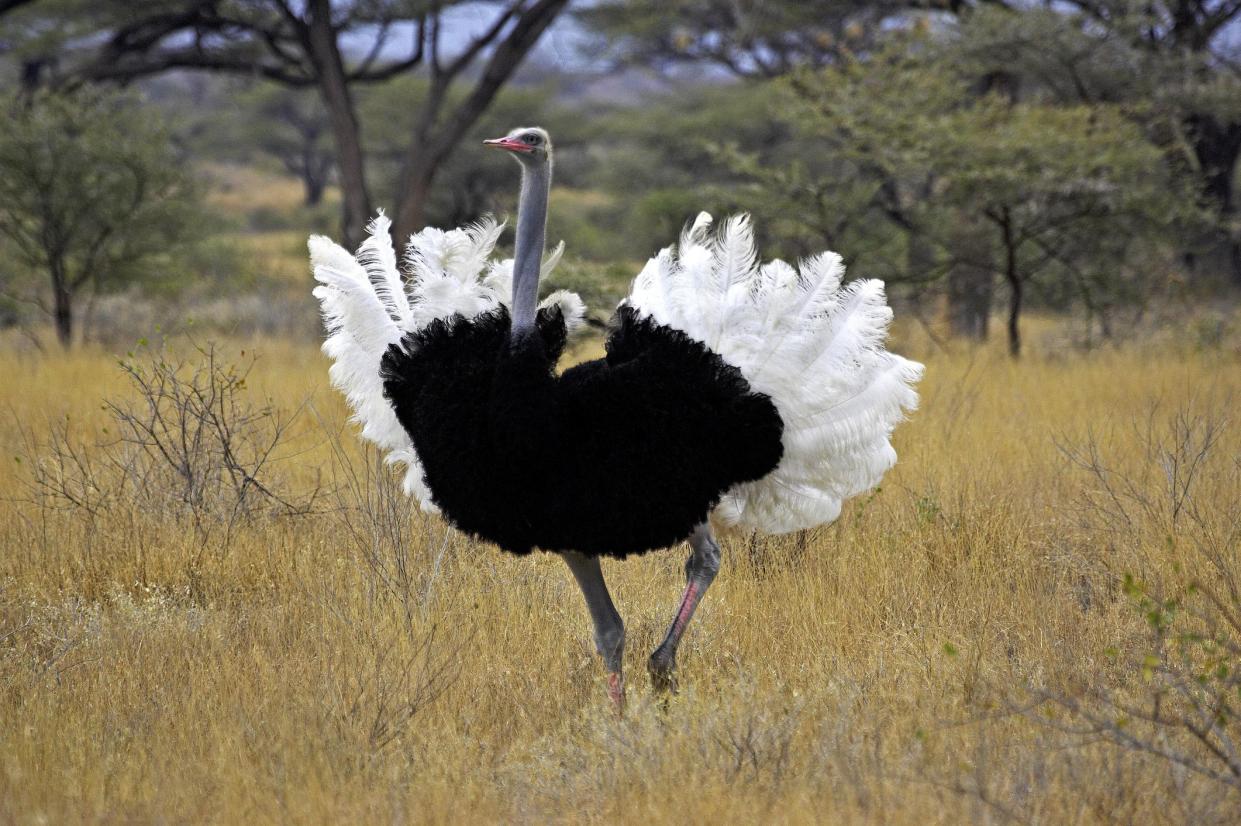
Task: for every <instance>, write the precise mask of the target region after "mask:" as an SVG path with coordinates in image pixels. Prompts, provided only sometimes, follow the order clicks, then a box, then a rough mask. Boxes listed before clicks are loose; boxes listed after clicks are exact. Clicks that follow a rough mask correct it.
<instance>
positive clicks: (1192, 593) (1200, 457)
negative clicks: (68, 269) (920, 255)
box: [0, 324, 1241, 824]
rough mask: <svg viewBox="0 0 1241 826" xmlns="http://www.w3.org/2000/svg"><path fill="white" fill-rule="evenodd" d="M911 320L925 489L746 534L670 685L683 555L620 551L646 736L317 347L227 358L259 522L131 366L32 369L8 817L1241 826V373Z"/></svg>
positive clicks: (608, 569)
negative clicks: (408, 469) (157, 425)
mask: <svg viewBox="0 0 1241 826" xmlns="http://www.w3.org/2000/svg"><path fill="white" fill-rule="evenodd" d="M1043 326H1044V327H1047V329H1048V330H1050V329H1051V327H1050V324H1044V325H1043ZM916 332H917V331H915V330H913V329H905V328H902V329H901V330H898V336H897V337H898V349H900V347H901V346H903V347H904V349H905V350H906V351H908V352H911V353H912V354H914V355H918V356H921V357H923V358H925V360H926V361H927V365H928V369H927V377H926V379H925V381H924V383H923V385H922V387H921V390H922V395H923V401H922V406H921V409H920V410H919V411H918V412H917V413H916V415H914V416H913V418H912V420H911V421H909V422H908V423H906V424H904V425H903V426H901V427H900V428H899V430H898V432H897V434H896V446H897V449H898V451H899V453H900V456H901V461H900V463H899V465H898V466H897V467H896V468H895V470H894V471H893V472H892V473H891V474H889V476H888V477H887V478H886V480H885V481H884V484H883V487H882V489H881V490H879V491H877V492H875V493H874V494H873V495H870V496H866V497H862V498H860V499H858V500H855V501H853V502H852V503H850V504H849V505H848V506H847V507H846V509H845V512H844V514H843V515H842V517H841V518H840V520H839V521H838V522H837V523H835V524H834V525H832V526H830V527H826V528H821V529H818V530H815V531H811V532H809V533H806V534H803V535H794V536H789V537H781V538H773V539H758V540H755V539H753V538H751V537H748V536H726V537H725V538H724V539H723V542H722V544H723V547H724V553H725V560H724V567H723V570H722V573H721V576H720V577H719V578H718V579H717V580H716V585H715V586H714V588H713V589H712V591H711V593H710V594H709V596H708V597H707V599H706V601H705V602H704V604H703V607H702V609H701V611H700V614H699V616H698V618H697V619H696V621H695V623H694V625H693V626H692V628H691V630H690V633H689V635H688V637H687V640H686V644H685V646H684V647H683V649H682V654H681V670H680V672H679V673H680V691H679V693H677V694H676V695H675V696H672V697H670V698H662V697H659V696H655V695H653V694H652V693H651V691H650V690H649V688H648V685H647V680H646V675H645V673H644V661H645V657H646V656H647V654H648V653H649V652H650V650H651V649H652V647H653V646H654V644H655V643H656V642H657V639H658V637H659V636H660V634H661V632H662V631H663V628H664V626H665V623H666V622H667V620H668V619H669V617H670V614H671V611H672V609H673V607H674V603H675V600H676V598H677V596H678V594H679V589H680V580H681V576H682V575H681V565H682V563H683V556H684V549H675V550H672V551H669V552H665V553H658V554H651V555H648V556H647V557H645V558H642V559H639V560H632V561H630V562H627V563H624V564H617V563H613V564H605V573H606V575H607V576H608V578H609V582H610V583H611V585H612V589H613V593H614V595H615V597H616V599H617V602H618V605H619V607H620V608H621V611H622V613H623V615H624V617H625V619H626V622H627V627H628V639H629V648H628V653H627V659H626V663H627V668H628V671H629V695H628V696H629V703H628V708H627V711H626V713H625V715H624V717H623V719H616V718H615V717H614V716H613V715H612V714H611V713H610V711H609V707H608V704H607V701H606V698H605V692H604V680H603V672H602V669H601V667H600V665H599V663H598V660H597V658H596V657H595V656H594V653H593V650H592V644H591V642H590V632H589V624H588V621H587V617H586V612H585V608H584V606H583V605H582V603H581V598H580V595H579V594H578V593H577V591H576V589H575V587H574V586H573V583H572V581H571V579H570V578H569V576H568V573H567V571H566V569H565V568H564V566H563V564H562V563H561V562H560V561H559V560H558V559H557V558H555V557H553V556H549V555H542V554H536V555H534V556H532V557H530V558H524V559H518V558H514V557H510V556H508V555H504V554H501V553H499V552H497V551H496V550H495V549H493V548H491V547H488V546H486V545H483V544H479V543H476V542H473V541H470V540H467V539H465V538H463V537H461V536H460V535H458V534H456V533H454V532H453V531H452V530H450V529H449V528H447V527H446V526H445V524H444V523H443V522H441V521H440V520H439V519H438V518H434V517H423V516H420V515H418V514H417V513H416V511H415V510H413V509H411V507H410V505H409V503H408V501H407V500H405V499H404V498H403V497H401V496H400V495H399V493H398V492H397V491H396V490H395V487H394V484H393V481H392V479H391V477H390V474H389V473H388V472H387V470H386V469H385V468H383V467H382V466H381V465H377V464H376V462H375V457H374V456H371V455H368V454H366V453H365V452H364V451H363V450H362V449H361V448H360V447H359V444H358V441H357V439H356V438H355V436H354V435H353V433H352V430H351V428H350V426H349V425H348V424H347V422H346V413H345V410H344V407H343V403H342V401H341V399H340V398H339V397H338V396H337V395H336V394H335V393H334V392H333V391H331V389H330V388H329V387H328V386H327V380H326V362H325V359H324V358H323V357H322V356H321V355H320V354H319V353H318V352H317V351H316V350H315V348H314V346H313V344H310V343H307V344H292V343H288V342H285V341H277V340H249V341H245V342H241V341H237V340H226V341H223V342H222V343H219V344H218V345H217V347H216V351H215V357H216V359H217V365H218V368H219V373H218V375H217V376H216V378H217V379H219V380H220V381H222V382H223V383H222V384H221V383H218V382H217V383H216V384H214V385H212V384H210V383H208V384H206V385H202V386H214V387H215V388H216V390H217V391H220V392H221V393H222V395H221V396H220V397H219V398H215V399H214V400H212V402H211V403H212V404H216V405H217V406H218V407H219V409H220V410H222V411H223V410H225V409H226V408H227V407H228V404H229V403H231V402H228V399H232V400H233V401H236V402H237V404H238V405H239V407H238V408H237V410H235V411H233V412H232V413H231V414H230V415H233V416H234V418H233V419H231V420H230V421H231V422H233V426H234V427H235V431H234V432H233V435H232V438H234V439H235V443H234V447H233V449H234V450H235V451H236V452H237V453H238V454H239V456H241V454H245V455H259V454H251V453H246V451H248V450H252V449H253V448H254V446H255V445H258V446H259V449H260V452H261V449H262V448H263V446H265V445H270V439H269V437H271V436H272V435H273V434H274V432H275V431H274V430H273V428H274V427H276V426H277V424H279V425H280V426H283V430H282V431H281V432H280V434H279V439H278V440H276V446H275V449H274V450H273V451H271V452H270V455H269V457H268V460H267V462H266V463H264V464H262V465H261V467H260V468H259V471H258V472H256V473H255V479H256V480H262V484H263V485H264V489H265V490H266V491H268V492H270V493H271V494H272V496H271V497H270V498H269V497H268V496H267V495H266V493H262V494H255V493H254V492H253V489H251V490H250V493H249V494H248V496H250V498H249V499H248V500H245V501H244V502H243V504H242V505H241V506H239V505H238V498H237V494H236V491H237V487H236V486H235V485H233V483H231V482H230V481H229V480H228V479H227V478H215V479H214V481H213V477H212V476H211V474H210V473H209V472H206V471H204V470H203V468H204V467H206V465H205V464H202V463H200V464H199V465H195V467H197V468H198V470H197V471H194V472H198V473H202V474H203V475H202V476H201V478H200V479H199V481H198V482H196V483H195V484H196V485H197V488H195V489H194V491H195V492H188V491H190V488H187V487H186V485H185V483H184V479H180V477H179V476H178V473H179V472H174V473H171V474H170V473H168V470H167V468H161V466H160V463H159V461H158V460H152V459H149V458H148V459H144V458H142V457H141V456H140V455H139V453H140V451H136V449H135V448H134V446H133V445H128V446H126V445H124V444H120V445H118V444H117V440H118V439H125V438H132V435H133V431H132V430H127V429H126V427H127V426H126V424H125V421H126V419H125V418H124V415H122V412H118V409H119V411H128V414H129V415H133V416H136V418H135V419H133V420H131V421H148V422H149V421H151V419H150V418H149V417H148V418H146V419H144V418H143V411H147V412H148V413H149V412H150V408H149V407H146V406H144V405H146V404H148V402H147V401H146V400H147V399H150V398H155V397H158V398H163V399H164V400H165V401H166V400H167V396H166V395H165V396H159V395H158V393H155V394H154V395H151V393H152V391H150V390H148V395H147V396H146V397H144V396H142V395H140V394H139V393H138V391H137V390H136V388H135V385H134V383H133V381H132V380H131V379H129V378H127V376H126V372H125V371H124V370H123V369H122V367H121V366H120V364H118V358H117V357H116V356H114V355H111V354H108V353H106V352H104V351H102V350H98V349H89V348H87V349H83V350H81V351H79V352H76V353H74V354H72V355H67V356H66V355H60V354H51V355H39V354H33V353H24V354H23V353H20V352H18V351H17V350H11V351H8V352H6V353H5V354H3V355H0V386H3V387H4V388H5V400H6V401H5V408H6V409H5V411H4V415H3V417H2V419H0V440H2V442H3V444H4V449H5V462H4V465H3V471H2V475H0V495H3V497H4V499H3V504H2V505H0V508H2V510H0V546H2V547H3V549H4V551H3V555H2V556H0V820H3V821H5V822H12V823H23V824H24V823H70V822H219V823H242V822H297V823H302V822H305V823H314V822H419V823H422V822H485V821H492V822H519V823H542V822H617V821H636V822H644V823H652V824H654V823H671V822H677V823H684V822H730V823H748V822H782V823H809V822H840V821H847V822H869V823H958V822H961V821H962V820H963V819H968V820H975V821H1004V820H1016V821H1019V822H1040V823H1132V822H1172V823H1185V822H1192V823H1211V822H1218V823H1223V822H1235V816H1236V813H1237V811H1238V810H1239V809H1238V807H1241V793H1239V791H1238V787H1237V783H1238V780H1237V776H1236V774H1235V773H1234V772H1235V769H1236V766H1237V763H1236V760H1237V756H1236V753H1235V752H1234V751H1232V749H1233V748H1235V747H1237V745H1238V744H1237V738H1238V735H1239V734H1241V728H1239V725H1238V719H1237V717H1236V712H1235V705H1233V704H1235V703H1236V700H1237V688H1236V685H1237V684H1236V678H1235V675H1234V673H1233V671H1232V669H1234V668H1235V667H1237V666H1241V649H1239V648H1238V647H1237V646H1238V644H1239V643H1241V631H1239V629H1238V624H1237V621H1238V610H1239V608H1238V606H1239V604H1241V603H1239V602H1238V592H1237V590H1236V585H1237V583H1238V573H1241V568H1239V560H1238V542H1237V540H1238V531H1239V529H1241V528H1239V520H1241V515H1239V514H1238V506H1237V498H1238V492H1239V491H1241V463H1239V461H1238V457H1239V456H1241V438H1239V436H1238V429H1237V427H1236V423H1235V421H1232V419H1233V418H1234V416H1233V405H1234V404H1235V403H1236V401H1237V398H1236V395H1235V390H1236V389H1237V388H1239V387H1241V359H1239V358H1238V354H1237V351H1236V350H1231V351H1230V350H1229V349H1227V348H1222V349H1221V348H1216V349H1210V350H1200V349H1194V348H1171V347H1167V346H1156V345H1155V344H1153V343H1152V344H1151V345H1149V346H1142V345H1133V346H1130V347H1128V348H1125V349H1120V350H1109V351H1100V352H1095V353H1091V354H1085V355H1059V356H1053V355H1050V354H1047V353H1045V354H1041V355H1040V354H1037V353H1036V354H1035V355H1033V356H1032V357H1030V358H1027V359H1026V360H1025V361H1023V362H1022V363H1019V364H1015V363H1011V362H1010V361H1008V360H1007V359H1006V358H1005V357H1004V356H1003V355H1002V354H1001V352H1000V349H999V347H998V345H997V346H996V347H995V348H994V349H989V348H984V349H979V350H974V351H969V352H967V351H964V350H963V351H960V352H949V353H945V352H940V351H936V350H934V349H933V348H932V347H931V346H930V345H929V344H927V343H920V340H919V339H918V336H917V335H916ZM597 346H598V344H597V342H594V341H587V342H585V343H583V344H582V345H580V346H579V348H578V351H577V355H578V357H580V356H581V355H582V354H583V353H586V352H589V351H590V350H591V349H592V348H595V347H597ZM254 355H257V356H258V358H257V361H256V362H255V363H254V365H253V369H252V370H251V371H250V372H249V373H248V375H244V377H243V373H242V372H236V371H242V370H243V367H244V365H245V364H247V363H248V360H249V359H250V358H251V357H252V356H254ZM178 359H184V362H185V364H184V367H183V369H182V370H181V372H180V373H178V374H177V375H181V376H182V377H183V379H184V377H186V376H188V375H189V374H188V373H187V372H186V371H187V370H191V369H192V368H194V367H196V366H201V365H202V363H203V359H204V356H203V355H202V354H201V353H198V352H196V351H195V350H193V349H192V348H191V347H190V346H189V344H188V343H187V342H186V341H182V340H176V341H172V342H170V343H168V344H167V345H166V349H161V348H160V347H158V346H157V345H155V344H150V345H146V346H139V347H138V348H137V350H136V351H135V352H134V353H133V355H132V356H128V355H122V356H120V361H121V362H124V363H127V364H130V365H132V367H133V369H134V370H135V371H136V372H137V375H139V376H146V377H147V378H148V379H150V377H151V376H160V375H162V376H165V377H167V376H168V375H170V373H169V372H168V371H167V370H164V371H163V372H161V369H162V368H161V367H160V365H161V364H162V365H165V366H166V367H168V368H171V367H174V366H175V365H176V364H177V363H178V361H177V360H178ZM230 365H240V367H236V368H234V367H232V366H230ZM230 371H235V372H230ZM173 372H175V371H173ZM201 375H202V374H200V376H201ZM229 376H232V379H229V378H228V377H229ZM221 377H223V378H221ZM186 380H187V381H188V379H186ZM230 380H231V381H233V384H232V385H228V381H230ZM186 386H193V384H192V383H190V384H189V385H186ZM227 386H231V387H232V390H228V389H227ZM221 388H225V389H224V390H221ZM182 389H184V387H183V388H182ZM230 394H231V395H230ZM104 400H113V401H114V402H117V403H118V408H116V409H109V408H108V407H107V406H106V405H105V403H104ZM267 405H270V407H269V408H268V407H266V406H267ZM208 407H210V405H208ZM180 409H181V410H186V409H192V406H191V407H189V408H187V407H184V406H183V407H182V408H180ZM247 411H249V412H248V415H249V416H250V418H249V419H247V418H246V415H247ZM247 421H248V422H249V423H248V424H247ZM201 438H202V439H204V440H205V441H204V444H208V443H209V442H210V437H209V435H208V436H202V437H201ZM208 447H209V445H208ZM191 453H192V451H191ZM186 455H190V453H187V454H186ZM211 455H213V454H211V453H210V451H209V450H208V451H207V452H206V453H203V454H202V456H204V457H208V458H207V459H204V461H208V460H209V459H210V456H211ZM75 457H76V458H75ZM235 462H236V464H238V465H239V466H242V465H245V462H246V459H245V458H244V456H241V458H237V459H235ZM187 467H189V465H187ZM144 475H145V481H144V479H143V478H142V477H143V476H144ZM243 487H244V485H243ZM1191 583H1196V584H1197V587H1196V588H1193V589H1190V588H1188V587H1187V586H1189V585H1190V584H1191ZM1174 598H1175V599H1177V600H1179V601H1177V602H1173V601H1172V600H1173V599H1174ZM1152 600H1154V601H1152ZM1183 632H1192V633H1183ZM1212 703H1215V704H1216V705H1211V704H1212ZM1204 709H1205V711H1204ZM1144 717H1146V718H1151V719H1144Z"/></svg>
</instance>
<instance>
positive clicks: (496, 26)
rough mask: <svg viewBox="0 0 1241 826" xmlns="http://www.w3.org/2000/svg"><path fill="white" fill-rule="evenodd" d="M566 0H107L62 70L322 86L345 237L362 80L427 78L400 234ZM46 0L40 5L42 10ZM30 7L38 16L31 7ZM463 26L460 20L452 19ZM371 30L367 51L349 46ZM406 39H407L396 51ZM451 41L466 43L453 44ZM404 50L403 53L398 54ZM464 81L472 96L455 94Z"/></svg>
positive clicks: (361, 184)
mask: <svg viewBox="0 0 1241 826" xmlns="http://www.w3.org/2000/svg"><path fill="white" fill-rule="evenodd" d="M568 3H569V0H492V1H491V2H472V3H468V4H467V3H466V2H464V0H352V2H346V1H345V0H338V1H337V2H329V0H302V2H296V0H156V1H155V2H148V3H141V4H135V3H131V2H129V0H99V2H97V3H94V4H92V5H91V6H90V7H89V10H88V13H89V14H91V15H93V16H94V19H95V20H96V21H97V22H98V27H97V29H96V32H100V31H102V32H105V33H106V34H105V37H104V38H103V41H102V43H98V42H97V41H98V40H99V38H98V37H97V36H96V37H94V38H88V39H86V40H85V41H83V46H82V48H81V49H80V50H79V51H80V52H81V57H80V58H79V59H77V60H76V61H74V64H73V65H72V66H70V67H66V68H64V69H62V72H63V73H64V75H66V76H68V77H71V78H73V79H75V80H77V81H83V80H85V81H95V82H98V81H130V80H133V79H136V78H141V77H146V76H150V75H153V74H157V73H161V72H165V71H169V70H175V69H190V70H203V71H216V72H229V73H234V74H240V75H249V76H255V77H260V78H264V79H267V80H270V81H274V82H276V83H280V84H284V85H287V86H291V87H296V88H314V89H316V90H317V91H318V93H319V97H320V99H321V101H322V104H323V106H324V108H325V110H326V112H327V115H328V121H329V124H330V127H331V133H332V140H333V145H334V147H335V155H336V164H337V170H338V175H339V177H340V183H341V190H342V196H343V197H342V210H343V215H342V225H343V227H342V228H343V232H344V235H345V238H346V240H347V241H349V242H351V243H353V242H357V241H358V240H360V238H361V236H362V232H363V227H364V226H365V223H366V221H367V220H368V219H369V217H370V215H371V212H372V200H371V187H370V186H369V185H368V181H367V176H366V166H365V162H364V161H365V159H364V150H363V147H364V142H363V139H362V133H361V124H360V121H359V118H358V115H357V107H356V102H355V94H354V87H355V86H356V85H357V84H361V83H378V82H382V81H385V80H388V79H389V78H392V77H396V76H398V75H402V74H408V73H414V72H419V73H422V74H424V75H425V76H426V78H427V79H428V83H429V89H430V91H429V94H428V95H427V98H426V100H425V101H424V102H423V105H422V106H421V108H420V109H419V112H418V116H417V119H416V122H415V124H414V127H413V128H412V130H411V133H410V134H409V135H408V136H407V141H406V146H405V152H404V158H403V161H402V164H401V168H400V173H399V184H400V186H399V190H398V191H399V192H400V200H399V201H398V203H397V204H396V209H395V216H394V221H393V233H394V235H395V236H396V237H397V238H403V237H405V236H406V235H408V234H409V233H410V232H413V231H414V230H417V229H419V228H420V227H421V226H422V223H423V221H424V219H425V214H426V203H427V198H428V196H429V193H430V189H431V185H432V182H433V181H434V179H435V176H436V174H437V172H438V171H439V169H440V168H441V166H442V165H443V163H444V162H445V160H446V159H447V158H448V157H449V155H451V153H452V152H453V150H454V149H455V148H456V145H457V143H458V142H459V141H460V140H461V138H462V137H463V136H464V135H465V133H466V132H467V131H468V130H469V129H470V127H471V126H473V125H474V124H475V122H476V121H477V120H478V118H479V116H480V115H481V114H482V113H483V112H484V111H485V110H486V109H487V107H488V106H489V105H490V104H491V102H492V101H493V100H494V98H495V96H496V94H497V93H498V92H499V90H500V89H501V88H502V87H503V86H504V84H505V83H507V82H508V81H509V79H510V78H511V77H512V76H513V73H514V72H515V71H516V70H517V68H518V67H519V66H520V65H521V63H522V61H523V60H524V58H525V57H526V55H527V54H528V53H529V52H530V50H531V49H532V48H533V47H534V45H535V44H536V43H537V42H538V40H539V38H540V37H541V36H542V34H543V33H544V32H545V31H546V30H547V28H548V26H550V25H551V23H552V22H553V21H554V20H555V19H556V17H557V16H558V15H559V14H560V13H561V12H562V11H563V10H564V8H565V7H566V6H567V5H568ZM466 5H469V6H470V7H471V10H472V11H473V12H474V19H475V21H477V20H478V18H479V16H482V23H483V25H482V26H481V28H480V29H479V30H478V32H477V33H476V34H475V35H474V36H473V37H471V38H469V39H467V40H466V41H464V42H463V43H461V42H460V41H459V40H454V39H452V38H450V37H449V36H448V32H447V29H448V27H449V26H450V25H451V24H452V23H453V20H454V18H453V14H454V13H457V14H459V13H461V11H462V7H464V6H466ZM38 6H39V4H38V3H35V4H34V7H35V8H36V9H37V8H38ZM32 13H33V12H32ZM456 20H457V21H458V22H460V18H456ZM362 36H366V37H369V38H370V45H369V48H368V49H367V50H366V52H365V54H360V55H351V54H350V53H349V52H348V51H347V50H346V48H345V47H344V46H343V43H344V42H345V41H346V40H348V39H349V38H354V39H358V38H360V37H362ZM398 37H399V38H401V39H405V38H406V37H407V40H406V47H405V48H404V49H403V50H402V49H398V48H397V47H398V46H399V45H400V44H399V43H398V42H397V41H398ZM451 43H458V44H459V45H457V46H456V47H455V48H450V44H451ZM395 52H400V53H399V54H394V53H395ZM460 86H466V87H467V88H468V91H466V92H465V93H464V94H461V95H457V94H450V93H453V92H455V89H456V87H460Z"/></svg>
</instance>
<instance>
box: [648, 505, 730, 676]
mask: <svg viewBox="0 0 1241 826" xmlns="http://www.w3.org/2000/svg"><path fill="white" fill-rule="evenodd" d="M689 545H690V549H691V551H690V556H689V559H688V560H686V562H685V591H684V593H682V594H681V604H680V605H679V606H677V612H676V614H675V615H674V616H673V617H672V624H671V625H669V626H668V633H667V634H666V635H665V636H664V641H663V642H661V643H660V644H659V647H658V648H656V649H655V653H653V654H651V658H650V659H649V660H647V663H646V670H647V672H648V673H649V674H650V675H651V687H652V688H653V689H654V690H655V691H658V692H671V693H675V692H676V690H677V681H676V677H675V676H674V672H675V671H676V666H677V648H678V647H679V646H680V645H681V638H682V637H683V636H685V629H686V628H687V627H688V626H689V621H690V620H691V619H693V618H694V611H695V610H696V609H697V608H698V603H699V602H701V601H702V597H703V594H705V593H706V592H707V588H709V587H711V582H712V581H713V580H714V579H715V575H716V573H718V572H719V570H720V546H719V545H717V544H716V543H715V539H714V538H712V536H711V528H710V527H709V526H708V525H707V524H706V523H703V524H702V525H699V526H698V527H697V528H696V529H695V530H694V532H693V534H691V535H690V538H689Z"/></svg>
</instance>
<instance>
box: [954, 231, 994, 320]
mask: <svg viewBox="0 0 1241 826" xmlns="http://www.w3.org/2000/svg"><path fill="white" fill-rule="evenodd" d="M953 220H955V222H956V223H955V225H954V227H953V230H952V232H951V235H950V237H949V239H948V243H949V248H950V254H951V262H950V264H949V267H948V278H947V282H948V322H949V326H950V327H951V329H952V332H953V334H954V335H958V336H963V337H965V338H968V339H972V340H974V341H985V340H986V338H987V328H988V322H989V320H990V318H991V300H992V294H993V291H994V286H993V285H994V281H995V269H994V267H993V265H992V258H991V243H990V237H989V235H988V233H987V232H986V228H985V227H982V226H979V225H978V224H977V223H976V222H974V221H973V220H971V219H968V218H966V217H965V216H964V215H960V214H957V215H955V216H953Z"/></svg>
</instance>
